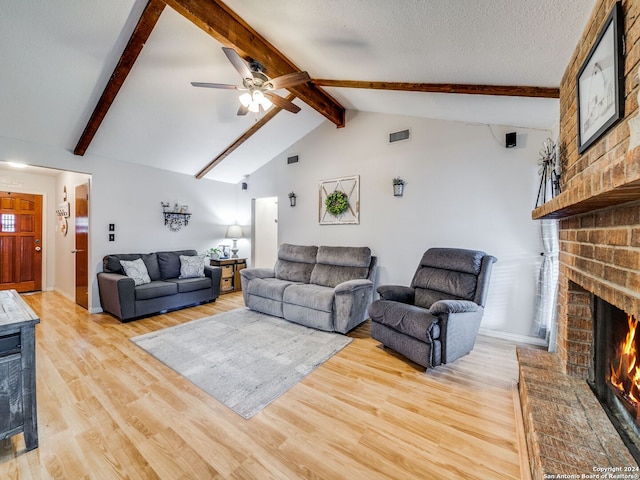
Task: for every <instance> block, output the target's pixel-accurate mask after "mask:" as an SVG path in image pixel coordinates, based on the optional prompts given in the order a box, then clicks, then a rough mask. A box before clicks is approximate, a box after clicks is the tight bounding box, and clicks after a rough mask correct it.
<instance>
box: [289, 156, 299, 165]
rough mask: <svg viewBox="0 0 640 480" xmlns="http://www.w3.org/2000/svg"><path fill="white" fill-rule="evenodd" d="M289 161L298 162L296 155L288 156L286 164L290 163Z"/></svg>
mask: <svg viewBox="0 0 640 480" xmlns="http://www.w3.org/2000/svg"><path fill="white" fill-rule="evenodd" d="M290 163H298V155H294V156H293V157H288V158H287V164H290Z"/></svg>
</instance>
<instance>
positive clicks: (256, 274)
mask: <svg viewBox="0 0 640 480" xmlns="http://www.w3.org/2000/svg"><path fill="white" fill-rule="evenodd" d="M240 276H241V277H242V278H244V279H245V280H253V279H254V278H272V277H275V276H276V272H275V270H274V269H273V268H243V269H242V270H240Z"/></svg>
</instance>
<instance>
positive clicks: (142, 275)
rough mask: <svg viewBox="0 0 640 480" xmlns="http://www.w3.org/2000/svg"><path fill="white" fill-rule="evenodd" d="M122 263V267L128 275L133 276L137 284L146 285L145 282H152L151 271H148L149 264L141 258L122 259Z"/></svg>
mask: <svg viewBox="0 0 640 480" xmlns="http://www.w3.org/2000/svg"><path fill="white" fill-rule="evenodd" d="M120 265H122V269H123V270H124V273H125V275H126V276H127V277H131V278H133V281H134V282H135V284H136V286H138V285H144V284H145V283H151V278H149V272H148V271H147V266H146V265H145V264H144V262H143V261H142V259H141V258H138V259H137V260H132V261H128V260H120Z"/></svg>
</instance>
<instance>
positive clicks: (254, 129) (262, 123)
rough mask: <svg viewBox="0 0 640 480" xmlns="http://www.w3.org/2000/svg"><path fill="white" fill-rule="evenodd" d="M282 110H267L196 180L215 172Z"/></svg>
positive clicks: (205, 168)
mask: <svg viewBox="0 0 640 480" xmlns="http://www.w3.org/2000/svg"><path fill="white" fill-rule="evenodd" d="M295 98H296V96H295V95H294V94H292V93H291V94H289V96H287V100H289V101H290V102H291V101H293V100H294V99H295ZM281 110H282V109H281V108H280V107H277V106H276V105H273V106H272V107H271V108H270V109H269V110H267V111H266V112H265V113H264V114H263V115H262V117H261V118H260V120H258V121H257V122H255V123H254V124H253V125H252V126H251V128H250V129H249V130H247V131H246V132H244V133H243V134H242V135H240V136H239V137H238V138H236V139H235V140H234V141H233V143H232V144H231V145H229V146H228V147H227V148H225V149H224V151H223V152H222V153H221V154H220V155H218V156H217V157H216V158H214V159H213V160H211V161H210V162H209V163H208V164H207V166H206V167H204V168H203V169H202V170H200V171H199V172H198V173H197V174H196V178H197V179H198V180H200V179H201V178H203V177H204V176H205V175H206V174H207V173H209V172H210V171H211V170H213V168H214V167H215V166H216V165H218V164H219V163H220V162H221V161H222V160H224V159H225V158H227V157H228V156H229V155H231V153H232V152H233V151H234V150H236V149H237V148H238V147H239V146H240V145H242V144H243V143H244V142H246V141H247V140H249V138H250V137H251V136H252V135H254V134H255V133H256V132H257V131H258V130H260V129H261V128H262V127H264V126H265V125H266V124H267V122H269V120H271V119H272V118H273V117H275V116H276V114H277V113H278V112H280V111H281Z"/></svg>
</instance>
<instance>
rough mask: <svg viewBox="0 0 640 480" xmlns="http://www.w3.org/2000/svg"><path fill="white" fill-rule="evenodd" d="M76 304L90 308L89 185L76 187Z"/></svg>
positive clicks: (84, 184)
mask: <svg viewBox="0 0 640 480" xmlns="http://www.w3.org/2000/svg"><path fill="white" fill-rule="evenodd" d="M75 213H76V249H75V254H76V303H77V304H78V305H80V306H81V307H84V308H87V309H88V308H89V184H88V183H83V184H82V185H78V186H77V187H76V210H75Z"/></svg>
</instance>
